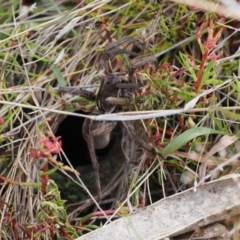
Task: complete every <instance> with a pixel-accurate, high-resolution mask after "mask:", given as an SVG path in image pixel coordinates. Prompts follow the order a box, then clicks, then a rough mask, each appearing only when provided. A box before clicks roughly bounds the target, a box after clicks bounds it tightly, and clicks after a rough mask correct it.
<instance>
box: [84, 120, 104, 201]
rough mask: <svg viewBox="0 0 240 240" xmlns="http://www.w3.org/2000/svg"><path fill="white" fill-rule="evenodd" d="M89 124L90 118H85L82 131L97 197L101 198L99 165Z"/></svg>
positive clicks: (90, 123)
mask: <svg viewBox="0 0 240 240" xmlns="http://www.w3.org/2000/svg"><path fill="white" fill-rule="evenodd" d="M91 125H92V122H91V120H89V119H85V121H84V124H83V128H82V131H83V136H84V138H85V140H86V142H87V145H88V150H89V154H90V158H91V161H92V167H93V171H94V177H95V181H96V187H97V194H98V198H99V199H101V198H102V193H101V183H100V176H99V165H98V161H97V156H96V154H95V147H94V139H93V136H92V134H90V129H91Z"/></svg>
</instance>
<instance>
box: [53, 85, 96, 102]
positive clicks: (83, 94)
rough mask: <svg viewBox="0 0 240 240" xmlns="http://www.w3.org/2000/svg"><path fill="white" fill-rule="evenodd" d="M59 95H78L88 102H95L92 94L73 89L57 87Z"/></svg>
mask: <svg viewBox="0 0 240 240" xmlns="http://www.w3.org/2000/svg"><path fill="white" fill-rule="evenodd" d="M58 92H59V93H69V94H72V95H78V96H81V97H84V98H86V99H88V100H90V101H95V100H96V96H95V94H94V93H93V92H90V91H87V90H83V89H73V88H68V87H59V88H58Z"/></svg>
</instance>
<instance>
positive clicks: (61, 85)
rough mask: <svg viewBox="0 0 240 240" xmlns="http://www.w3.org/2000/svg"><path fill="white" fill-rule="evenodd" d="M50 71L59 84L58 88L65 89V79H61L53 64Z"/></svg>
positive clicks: (57, 69)
mask: <svg viewBox="0 0 240 240" xmlns="http://www.w3.org/2000/svg"><path fill="white" fill-rule="evenodd" d="M51 69H52V70H53V72H54V75H55V76H56V78H57V81H58V83H59V86H60V87H66V81H65V79H64V78H63V76H62V74H61V72H60V70H59V68H58V67H57V66H56V65H55V64H53V65H52V67H51Z"/></svg>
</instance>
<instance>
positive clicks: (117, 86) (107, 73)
mask: <svg viewBox="0 0 240 240" xmlns="http://www.w3.org/2000/svg"><path fill="white" fill-rule="evenodd" d="M127 42H130V43H132V44H134V45H135V46H137V47H138V48H139V49H142V45H141V44H140V42H139V41H138V40H135V39H133V38H130V37H123V38H121V39H120V40H118V41H116V42H113V43H110V44H109V45H108V46H107V47H106V49H105V51H104V52H103V53H102V55H101V56H100V62H99V68H100V70H103V73H104V74H103V75H102V76H100V77H99V78H100V81H101V83H100V89H99V91H98V93H97V95H95V94H94V93H92V92H90V91H86V90H82V89H80V90H73V91H72V92H70V91H69V90H68V89H67V88H63V87H60V88H59V92H60V93H64V92H68V93H69V92H70V93H71V94H75V95H80V96H82V97H85V98H86V99H88V100H91V101H96V104H97V108H98V111H99V112H100V113H113V112H117V111H119V110H121V107H122V106H125V105H128V104H129V103H130V99H131V96H132V93H133V91H134V89H137V88H138V85H137V84H135V83H134V78H135V70H136V69H137V68H139V67H142V66H144V65H145V64H146V63H150V62H153V63H156V61H157V60H156V58H155V57H145V58H139V59H136V60H134V61H132V63H131V64H130V66H129V68H128V70H127V71H126V72H112V71H111V68H110V67H109V61H110V58H111V57H113V56H115V55H118V54H127V55H130V56H134V57H136V56H137V53H135V52H133V51H130V50H127V49H124V48H119V46H121V45H122V44H124V43H127ZM116 124H117V123H116V122H114V121H93V120H91V119H85V120H84V124H83V127H82V133H83V137H84V139H85V141H86V142H87V145H88V149H89V153H90V157H91V161H92V166H93V169H94V175H95V179H96V186H97V192H98V197H99V199H101V198H102V194H101V184H100V177H99V171H98V168H99V167H98V162H97V157H96V154H95V149H103V148H105V147H106V146H107V145H108V144H109V142H110V137H111V132H112V130H113V129H114V128H115V127H116ZM123 125H124V126H125V127H126V129H127V131H128V133H129V134H130V137H131V138H132V139H133V140H134V141H136V142H137V143H138V144H139V145H141V146H142V147H144V148H145V149H146V150H147V151H154V149H153V147H151V146H150V145H149V144H147V143H146V142H145V141H144V140H142V139H141V138H139V136H137V134H136V132H135V129H134V125H133V124H132V122H130V121H124V122H123Z"/></svg>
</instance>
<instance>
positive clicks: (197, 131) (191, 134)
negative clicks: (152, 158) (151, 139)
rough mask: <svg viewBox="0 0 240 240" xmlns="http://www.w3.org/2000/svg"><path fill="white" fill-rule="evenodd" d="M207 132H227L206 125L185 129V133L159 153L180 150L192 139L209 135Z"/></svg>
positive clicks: (165, 153)
mask: <svg viewBox="0 0 240 240" xmlns="http://www.w3.org/2000/svg"><path fill="white" fill-rule="evenodd" d="M207 134H222V135H225V134H226V133H225V132H223V131H218V130H215V129H211V128H206V127H195V128H191V129H188V130H187V131H185V132H184V133H182V134H180V135H179V136H177V137H175V138H174V139H173V140H172V141H171V142H170V143H169V144H168V145H167V146H166V147H165V148H164V149H162V150H161V151H159V153H161V154H163V155H167V154H170V153H173V152H174V151H176V150H178V149H179V148H181V147H182V146H184V145H185V144H186V143H188V142H189V141H191V140H192V139H194V138H196V137H199V136H201V135H207Z"/></svg>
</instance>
